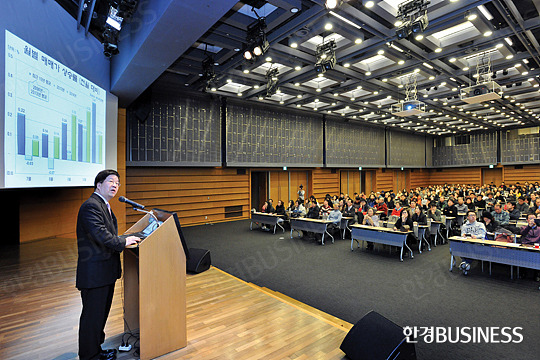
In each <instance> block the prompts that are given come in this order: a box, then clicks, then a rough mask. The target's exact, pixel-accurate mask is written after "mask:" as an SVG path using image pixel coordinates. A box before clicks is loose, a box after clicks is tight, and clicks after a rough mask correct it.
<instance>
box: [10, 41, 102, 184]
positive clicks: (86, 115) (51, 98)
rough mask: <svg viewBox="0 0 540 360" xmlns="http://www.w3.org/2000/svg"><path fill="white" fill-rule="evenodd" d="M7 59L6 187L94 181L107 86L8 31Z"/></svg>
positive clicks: (97, 168) (99, 165)
mask: <svg viewBox="0 0 540 360" xmlns="http://www.w3.org/2000/svg"><path fill="white" fill-rule="evenodd" d="M5 60H6V84H5V85H6V95H5V134H4V138H5V145H4V162H5V186H6V187H34V186H38V187H42V186H85V185H93V176H94V175H95V174H96V173H97V172H98V171H100V170H102V169H104V167H105V159H104V158H105V124H106V121H105V120H106V119H105V117H106V92H105V90H103V89H101V88H100V87H98V86H96V85H95V84H93V83H91V82H90V81H88V80H87V79H85V78H84V77H82V76H81V75H79V74H77V73H76V72H74V71H72V70H71V69H70V68H68V67H66V66H64V65H63V64H62V63H60V62H58V61H56V60H55V59H53V58H52V57H50V56H48V55H46V54H45V53H43V52H42V51H40V50H38V49H36V48H35V47H33V46H32V45H30V44H28V43H26V42H25V41H24V40H22V39H20V38H18V37H17V36H15V35H13V34H11V33H9V32H7V31H6V59H5Z"/></svg>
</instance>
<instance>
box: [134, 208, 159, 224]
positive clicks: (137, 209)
mask: <svg viewBox="0 0 540 360" xmlns="http://www.w3.org/2000/svg"><path fill="white" fill-rule="evenodd" d="M133 210H135V211H139V212H142V213H145V214H148V215H150V216H152V217H153V218H154V220H156V224H157V226H158V227H159V220H158V218H157V217H156V215H154V213H153V212H152V210H150V211H146V210H143V209H139V208H136V207H133Z"/></svg>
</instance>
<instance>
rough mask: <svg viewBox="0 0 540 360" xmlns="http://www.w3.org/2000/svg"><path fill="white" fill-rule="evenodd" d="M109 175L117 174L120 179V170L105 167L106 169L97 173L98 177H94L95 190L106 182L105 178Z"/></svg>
mask: <svg viewBox="0 0 540 360" xmlns="http://www.w3.org/2000/svg"><path fill="white" fill-rule="evenodd" d="M109 175H116V177H117V178H118V179H120V174H118V171H116V170H113V169H105V170H101V171H100V172H99V173H98V174H97V175H96V178H95V179H94V190H95V189H97V185H98V184H100V183H102V182H104V181H105V179H106V178H107V177H108V176H109Z"/></svg>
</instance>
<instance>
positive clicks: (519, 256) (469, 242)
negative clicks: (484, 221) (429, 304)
mask: <svg viewBox="0 0 540 360" xmlns="http://www.w3.org/2000/svg"><path fill="white" fill-rule="evenodd" d="M448 241H449V242H450V271H452V268H453V266H454V256H459V257H461V258H469V259H474V260H482V261H489V262H490V263H491V262H495V263H499V264H506V265H510V266H518V267H525V268H530V269H536V270H540V249H535V248H534V247H531V246H526V245H521V244H514V243H507V242H501V241H493V240H481V239H472V238H463V237H459V236H453V237H451V238H450V239H448ZM490 274H491V267H490Z"/></svg>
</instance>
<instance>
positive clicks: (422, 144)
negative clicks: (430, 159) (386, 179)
mask: <svg viewBox="0 0 540 360" xmlns="http://www.w3.org/2000/svg"><path fill="white" fill-rule="evenodd" d="M386 146H387V165H388V167H401V166H407V167H425V166H426V137H425V136H424V135H413V134H409V133H404V132H400V131H392V130H388V131H387V144H386Z"/></svg>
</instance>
